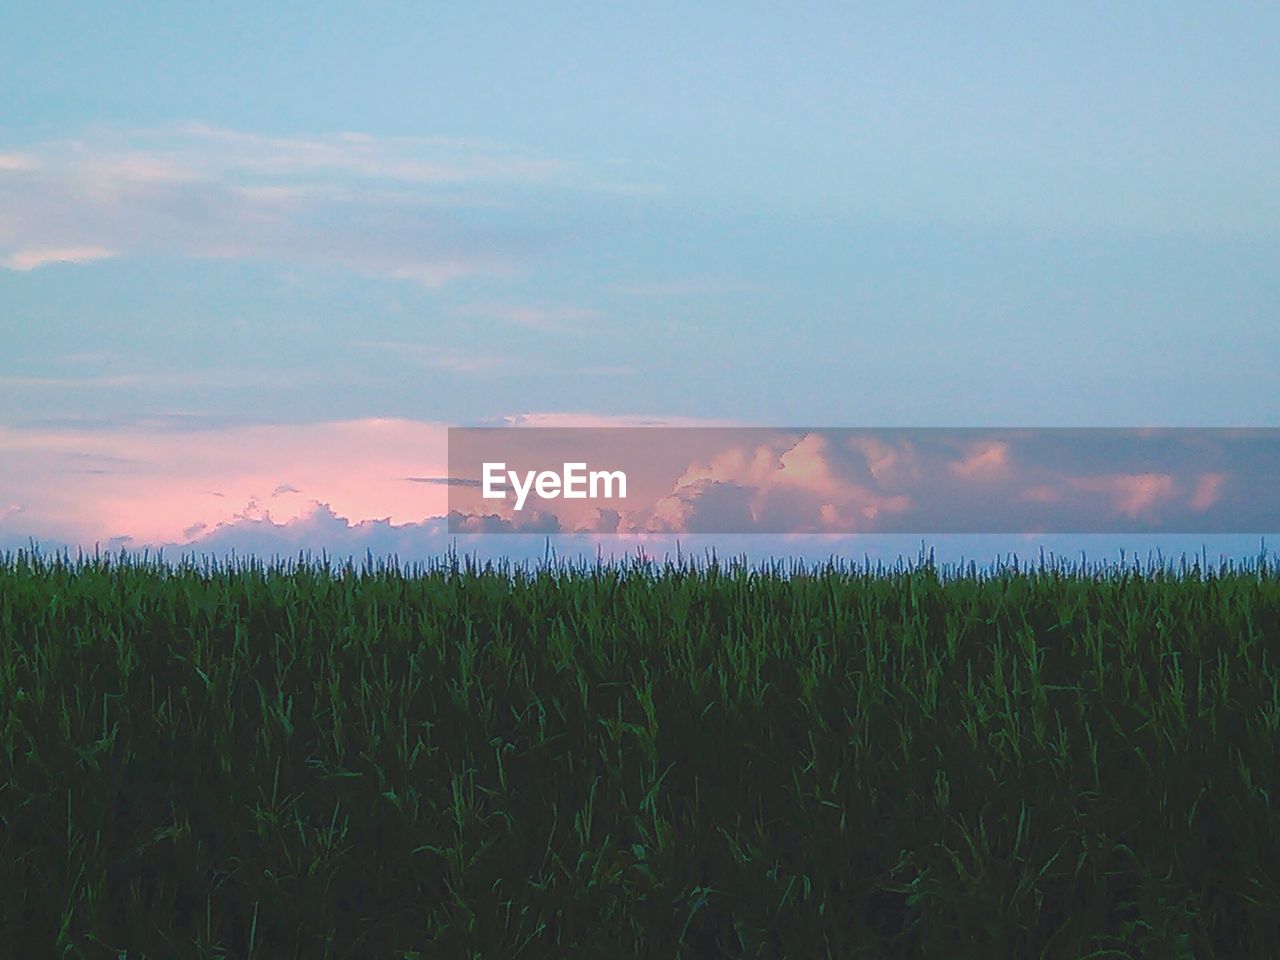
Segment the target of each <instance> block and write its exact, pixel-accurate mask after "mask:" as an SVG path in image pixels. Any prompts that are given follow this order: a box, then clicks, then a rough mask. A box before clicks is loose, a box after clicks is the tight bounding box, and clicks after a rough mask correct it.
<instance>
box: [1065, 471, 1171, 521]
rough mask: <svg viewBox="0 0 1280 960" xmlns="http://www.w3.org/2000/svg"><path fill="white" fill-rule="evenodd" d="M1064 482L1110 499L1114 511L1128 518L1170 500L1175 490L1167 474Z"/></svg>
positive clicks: (1105, 477) (1117, 476) (1133, 474)
mask: <svg viewBox="0 0 1280 960" xmlns="http://www.w3.org/2000/svg"><path fill="white" fill-rule="evenodd" d="M1067 483H1068V485H1069V486H1071V487H1072V488H1074V489H1076V490H1084V491H1086V492H1089V493H1102V494H1106V495H1107V496H1109V497H1110V498H1111V501H1112V508H1113V509H1114V510H1116V511H1117V512H1119V513H1122V514H1124V515H1125V516H1127V517H1131V518H1136V517H1138V516H1139V515H1140V514H1143V513H1146V512H1148V511H1150V510H1151V509H1152V508H1154V507H1155V506H1156V505H1157V504H1159V503H1162V502H1164V501H1166V500H1168V499H1169V498H1171V497H1172V496H1173V495H1174V493H1175V491H1176V484H1175V483H1174V479H1173V477H1172V476H1170V475H1169V474H1167V473H1122V474H1111V475H1108V476H1100V477H1069V478H1067Z"/></svg>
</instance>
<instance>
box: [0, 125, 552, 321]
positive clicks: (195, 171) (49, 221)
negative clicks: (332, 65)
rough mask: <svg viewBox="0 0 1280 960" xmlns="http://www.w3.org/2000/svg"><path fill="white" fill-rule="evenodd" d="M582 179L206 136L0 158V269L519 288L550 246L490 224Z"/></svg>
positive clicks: (367, 140) (327, 142)
mask: <svg viewBox="0 0 1280 960" xmlns="http://www.w3.org/2000/svg"><path fill="white" fill-rule="evenodd" d="M575 172H576V171H575V170H574V169H573V168H572V167H570V166H568V165H566V164H564V163H562V162H560V161H558V160H555V159H553V158H547V157H542V156H537V155H533V154H531V153H527V152H523V151H519V150H514V149H511V148H506V147H502V146H500V145H496V144H487V143H470V142H464V141H456V140H438V139H422V138H399V137H371V136H365V135H360V134H339V135H335V136H325V137H268V136H260V135H257V134H253V133H245V132H241V131H235V130H224V129H218V128H213V127H206V126H199V125H189V126H185V127H179V128H174V129H168V130H141V131H139V130H135V131H106V132H99V133H96V134H94V135H93V136H92V137H87V138H84V139H80V140H62V141H54V142H48V143H44V144H38V145H36V146H33V147H31V148H29V149H28V150H26V151H25V152H23V153H21V154H18V153H4V154H0V210H3V215H2V216H0V265H2V266H4V267H7V268H9V269H13V270H32V269H35V268H37V267H40V266H43V265H45V264H48V263H55V262H62V263H86V262H89V261H92V260H97V259H103V258H105V257H109V256H121V257H127V256H130V255H136V254H156V253H159V254H163V255H166V256H174V255H177V256H185V257H191V258H200V259H225V258H235V259H248V260H257V261H263V262H272V263H281V264H297V265H312V266H322V267H326V268H338V269H342V270H346V271H350V272H352V273H355V274H359V275H364V276H370V277H381V278H390V279H398V280H403V281H408V282H412V283H417V284H421V285H423V286H426V287H432V288H434V287H439V286H442V285H444V284H447V283H449V282H452V281H454V280H457V279H459V278H463V277H470V276H498V277H502V276H511V275H513V274H515V273H519V272H520V271H521V270H523V269H524V268H525V267H526V265H527V264H528V263H529V262H530V260H531V259H532V258H534V257H535V256H536V255H537V253H538V251H539V250H540V249H541V244H542V243H543V242H544V238H543V237H542V236H541V233H540V231H539V230H538V229H537V228H532V227H529V226H527V225H523V226H521V225H518V224H520V223H521V221H520V218H518V217H516V218H513V219H512V220H511V221H510V222H509V225H505V226H504V222H503V221H502V218H501V217H497V218H495V217H493V216H492V215H491V214H492V213H493V211H494V210H495V209H501V208H502V206H503V205H504V204H506V203H508V202H510V201H512V199H513V198H517V197H518V195H520V194H527V192H528V191H529V190H531V189H537V188H539V187H547V188H551V187H554V188H556V189H563V188H564V187H565V186H566V185H567V184H571V183H572V182H573V177H574V175H575ZM512 319H513V322H518V316H517V315H516V314H513V315H512ZM526 319H527V320H529V321H530V322H536V319H537V318H536V317H534V316H533V315H532V314H530V315H528V316H527V317H526Z"/></svg>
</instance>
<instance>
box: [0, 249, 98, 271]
mask: <svg viewBox="0 0 1280 960" xmlns="http://www.w3.org/2000/svg"><path fill="white" fill-rule="evenodd" d="M114 256H116V252H115V251H114V250H108V249H107V248H106V247H27V248H24V249H18V250H14V251H13V252H11V253H9V254H8V255H7V256H5V257H3V258H0V266H4V267H6V268H7V269H9V270H20V271H27V270H35V269H36V268H37V267H43V266H46V265H48V264H50V263H92V262H93V261H94V260H107V259H109V258H111V257H114Z"/></svg>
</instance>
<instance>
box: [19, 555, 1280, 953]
mask: <svg viewBox="0 0 1280 960" xmlns="http://www.w3.org/2000/svg"><path fill="white" fill-rule="evenodd" d="M943 573H945V571H938V570H936V569H934V568H933V567H932V566H931V565H929V564H924V565H922V566H918V567H915V568H901V569H895V570H884V569H881V570H866V569H855V568H849V569H840V568H836V567H832V568H829V569H823V570H816V571H808V572H805V571H797V570H791V571H781V570H772V571H771V570H752V569H747V568H744V567H733V566H715V565H712V566H706V565H703V566H702V567H701V569H694V568H692V567H690V566H688V565H684V566H679V567H673V566H656V565H648V564H642V563H636V564H631V565H628V566H625V567H600V568H592V567H586V568H540V569H531V570H522V569H488V568H485V569H477V568H475V567H473V566H468V565H466V564H462V565H459V563H458V562H457V561H456V560H455V561H451V562H448V563H445V564H443V565H441V566H439V567H436V568H433V569H428V570H420V571H417V572H416V574H414V575H408V574H405V573H402V572H399V571H397V570H396V569H393V568H386V567H383V568H372V567H371V568H366V569H364V570H359V569H353V568H350V567H346V568H341V567H334V568H328V567H325V566H320V565H315V564H294V565H288V566H275V567H264V566H262V565H244V564H241V565H238V566H231V567H217V566H205V567H195V566H190V565H185V566H172V567H171V566H162V565H160V564H158V563H155V562H151V561H140V560H132V561H128V560H110V561H108V560H103V559H90V560H83V561H78V562H72V561H67V560H59V559H57V558H42V557H39V556H33V555H31V554H29V553H18V554H12V555H9V556H7V557H3V558H0V956H4V957H32V958H41V957H103V958H112V960H116V958H120V957H128V958H142V957H150V958H159V957H178V958H186V957H243V958H248V957H253V958H261V960H275V958H292V957H297V958H306V960H311V958H322V957H335V958H339V957H341V958H347V957H358V958H379V957H395V958H407V957H421V958H429V957H430V958H435V957H445V958H453V957H457V958H467V957H494V958H512V957H604V958H622V957H632V956H636V957H698V958H712V957H797V958H821V957H834V958H853V957H869V958H886V957H889V958H892V957H939V958H948V960H955V958H961V960H962V958H970V957H972V958H984V960H986V958H995V957H1009V958H1037V957H1044V958H1085V957H1091V958H1098V960H1101V958H1122V957H1132V958H1161V960H1165V958H1168V960H1177V958H1191V957H1195V958H1214V957H1223V958H1225V957H1231V958H1239V957H1259V958H1261V957H1274V956H1280V842H1278V841H1280V815H1278V814H1277V807H1276V804H1275V802H1274V799H1275V798H1276V796H1277V791H1280V760H1278V757H1280V576H1278V575H1277V572H1276V571H1275V570H1274V569H1268V568H1267V567H1266V566H1265V565H1258V566H1254V567H1252V568H1220V569H1217V570H1201V569H1200V568H1198V567H1193V568H1184V569H1182V570H1181V571H1180V572H1162V571H1158V570H1156V569H1154V568H1152V569H1146V570H1140V569H1137V568H1126V569H1110V570H1106V571H1104V570H1089V569H1084V568H1081V569H1078V570H1075V571H1071V570H1067V569H1062V568H1051V567H1044V568H1036V569H1031V570H1027V569H1023V570H1016V569H1010V568H1002V569H997V570H993V571H988V572H986V573H982V572H970V573H963V572H956V571H953V574H954V575H942V574H943Z"/></svg>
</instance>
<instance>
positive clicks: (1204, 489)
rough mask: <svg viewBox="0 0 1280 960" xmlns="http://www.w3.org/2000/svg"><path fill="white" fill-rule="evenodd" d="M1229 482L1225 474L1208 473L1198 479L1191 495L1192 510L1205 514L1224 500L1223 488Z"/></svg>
mask: <svg viewBox="0 0 1280 960" xmlns="http://www.w3.org/2000/svg"><path fill="white" fill-rule="evenodd" d="M1226 482H1227V475H1226V474H1225V473H1206V474H1204V475H1202V476H1200V477H1198V478H1197V479H1196V486H1195V491H1194V492H1193V493H1192V494H1191V509H1192V510H1194V511H1196V512H1197V513H1203V512H1204V511H1206V510H1208V509H1209V508H1210V507H1212V506H1213V505H1214V504H1215V503H1217V502H1218V501H1219V500H1221V499H1222V486H1223V484H1225V483H1226Z"/></svg>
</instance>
